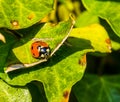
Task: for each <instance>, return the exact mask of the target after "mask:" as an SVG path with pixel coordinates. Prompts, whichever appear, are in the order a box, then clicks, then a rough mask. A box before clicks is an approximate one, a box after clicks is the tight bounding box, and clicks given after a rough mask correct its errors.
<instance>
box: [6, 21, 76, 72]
mask: <svg viewBox="0 0 120 102" xmlns="http://www.w3.org/2000/svg"><path fill="white" fill-rule="evenodd" d="M73 22H74V21H73V20H72V19H69V20H68V21H65V22H61V23H59V24H58V25H55V26H52V25H51V24H49V23H47V24H37V25H34V26H32V27H30V28H27V29H24V30H21V31H18V32H19V33H22V34H23V35H25V36H23V38H21V39H20V41H18V42H16V44H15V45H14V48H13V49H12V52H11V55H10V56H9V57H8V63H7V65H6V68H5V70H6V72H9V71H12V70H16V69H20V68H28V67H31V66H34V65H36V64H39V63H42V62H45V61H47V59H36V58H33V56H32V54H31V45H32V43H33V42H35V41H36V40H38V41H39V40H40V41H41V40H42V41H44V42H46V43H47V44H48V45H49V47H50V48H51V55H50V56H52V55H53V54H54V53H55V52H56V50H58V48H59V47H60V46H61V45H62V44H63V42H64V41H65V40H66V39H67V37H68V35H69V33H70V31H71V29H72V27H73ZM23 32H24V33H27V34H24V33H23Z"/></svg>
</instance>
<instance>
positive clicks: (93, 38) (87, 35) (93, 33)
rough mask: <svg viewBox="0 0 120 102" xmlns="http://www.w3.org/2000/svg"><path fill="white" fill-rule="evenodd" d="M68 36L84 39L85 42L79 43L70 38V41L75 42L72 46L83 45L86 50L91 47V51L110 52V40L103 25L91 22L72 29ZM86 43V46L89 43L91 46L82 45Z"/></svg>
mask: <svg viewBox="0 0 120 102" xmlns="http://www.w3.org/2000/svg"><path fill="white" fill-rule="evenodd" d="M70 36H71V37H75V38H77V39H81V40H82V39H83V40H86V42H81V43H80V42H77V40H73V39H72V38H71V40H70V42H73V43H74V42H75V44H74V46H77V47H79V46H83V47H85V48H86V49H88V50H89V49H90V50H91V49H92V50H93V51H99V52H102V53H106V52H108V53H109V52H111V41H110V38H109V36H108V33H107V32H106V30H105V29H104V27H103V26H101V25H99V24H92V25H90V26H86V27H83V28H75V29H73V30H72V32H71V34H70ZM78 41H79V40H78ZM86 44H88V46H89V45H91V48H89V47H87V46H84V45H86Z"/></svg>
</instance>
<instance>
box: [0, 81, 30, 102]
mask: <svg viewBox="0 0 120 102" xmlns="http://www.w3.org/2000/svg"><path fill="white" fill-rule="evenodd" d="M0 85H1V86H0V90H1V91H0V101H1V102H32V99H31V95H30V93H29V91H28V89H27V88H26V87H21V88H20V87H19V88H18V87H13V86H10V85H8V84H6V83H5V82H4V81H2V80H1V79H0Z"/></svg>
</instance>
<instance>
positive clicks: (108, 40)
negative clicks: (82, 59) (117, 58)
mask: <svg viewBox="0 0 120 102" xmlns="http://www.w3.org/2000/svg"><path fill="white" fill-rule="evenodd" d="M105 42H106V43H107V44H108V45H107V47H108V49H109V50H110V51H109V52H111V48H112V47H111V40H110V39H109V38H108V39H106V40H105Z"/></svg>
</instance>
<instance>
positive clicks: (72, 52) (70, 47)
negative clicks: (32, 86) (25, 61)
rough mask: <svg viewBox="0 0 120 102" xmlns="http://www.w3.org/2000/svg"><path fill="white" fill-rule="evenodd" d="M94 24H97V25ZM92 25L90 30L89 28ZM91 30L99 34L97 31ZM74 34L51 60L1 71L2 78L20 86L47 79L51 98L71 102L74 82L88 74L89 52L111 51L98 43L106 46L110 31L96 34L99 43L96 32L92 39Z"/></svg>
mask: <svg viewBox="0 0 120 102" xmlns="http://www.w3.org/2000/svg"><path fill="white" fill-rule="evenodd" d="M97 27H98V28H101V29H100V30H102V31H100V32H101V33H103V34H106V33H104V32H105V30H104V28H103V27H101V26H99V25H96V28H97ZM88 28H89V27H88ZM93 28H95V26H94V27H93ZM90 29H91V28H90ZM90 29H87V30H88V31H89V30H90ZM81 31H82V30H81ZM91 31H92V30H91ZM96 31H97V30H96ZM91 33H93V34H96V33H94V32H91ZM83 34H86V35H85V36H87V34H88V35H89V32H87V33H85V31H84V32H82V34H80V35H83ZM70 36H72V37H74V38H71V37H70V38H68V39H67V42H66V43H65V44H64V45H63V46H61V48H60V49H59V50H58V51H57V52H56V53H55V55H53V56H52V57H51V58H50V59H49V60H48V61H47V62H45V63H41V64H39V65H37V66H34V67H32V68H29V69H26V70H25V69H24V70H18V71H14V72H11V73H8V74H2V73H1V78H2V79H4V80H5V81H6V82H7V83H9V84H12V85H20V86H21V85H22V86H24V85H25V84H26V83H29V82H31V81H33V80H37V81H40V82H42V83H43V86H44V89H45V94H46V97H47V99H48V101H49V102H61V101H63V102H67V101H68V99H69V94H70V91H71V88H72V86H73V85H74V84H75V83H76V82H78V81H79V80H80V79H81V78H82V76H83V74H84V71H85V68H86V53H87V52H93V51H100V52H109V51H110V49H109V48H108V47H107V46H106V44H105V46H106V47H105V48H104V51H103V49H101V48H100V47H98V45H99V46H103V44H104V43H105V39H106V36H107V35H104V37H103V36H102V35H99V34H96V36H95V38H97V40H98V41H97V42H96V43H97V44H94V43H93V42H95V41H96V39H93V36H89V37H88V38H89V39H85V38H84V37H83V36H81V38H79V37H80V36H79V33H78V32H77V33H76V34H75V33H73V32H71V35H70ZM101 37H103V38H104V40H103V39H101ZM90 38H91V39H90ZM107 38H108V37H107ZM93 40H94V41H93ZM91 42H92V43H91ZM108 45H109V44H108Z"/></svg>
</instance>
